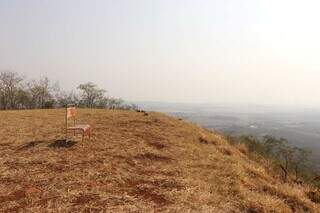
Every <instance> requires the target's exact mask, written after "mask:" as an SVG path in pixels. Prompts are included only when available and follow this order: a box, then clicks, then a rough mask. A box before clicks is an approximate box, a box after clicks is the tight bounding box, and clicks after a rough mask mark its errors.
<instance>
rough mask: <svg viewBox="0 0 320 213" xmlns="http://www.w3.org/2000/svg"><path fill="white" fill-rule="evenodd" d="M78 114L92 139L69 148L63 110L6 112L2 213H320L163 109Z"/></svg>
mask: <svg viewBox="0 0 320 213" xmlns="http://www.w3.org/2000/svg"><path fill="white" fill-rule="evenodd" d="M78 117H79V119H81V120H83V121H84V123H89V124H91V125H92V127H93V135H92V139H91V140H90V141H89V140H87V139H86V140H85V141H83V142H81V138H75V139H74V141H73V142H71V143H69V144H68V145H66V144H65V142H64V141H63V138H64V135H63V125H64V123H63V122H64V111H63V110H37V111H36V110H31V111H3V112H0V126H1V129H0V162H1V164H0V174H1V176H0V211H23V212H24V211H30V212H101V211H111V212H128V211H130V212H153V211H164V212H291V211H295V212H306V211H309V212H319V211H320V210H319V209H320V208H319V205H318V204H316V203H314V202H312V201H311V200H310V199H309V198H308V196H307V194H308V193H309V194H310V189H309V188H308V187H306V186H304V187H302V186H296V185H293V184H284V183H282V182H280V180H278V179H276V178H274V177H272V176H271V175H269V174H267V172H266V170H265V169H264V168H263V167H262V166H260V165H258V164H257V163H255V162H254V161H251V160H250V159H249V158H248V157H247V156H246V155H245V153H246V149H245V148H244V147H239V149H238V148H236V147H232V146H230V145H229V144H228V143H227V142H226V141H225V139H224V138H223V137H222V136H220V135H218V134H216V133H213V132H209V131H206V130H204V129H201V128H200V127H197V126H195V125H192V124H190V123H187V122H184V121H180V120H177V119H174V118H171V117H167V116H164V115H162V114H159V113H149V114H148V115H145V114H144V113H138V112H128V111H108V110H79V116H78ZM309 197H310V196H309ZM313 200H316V199H313Z"/></svg>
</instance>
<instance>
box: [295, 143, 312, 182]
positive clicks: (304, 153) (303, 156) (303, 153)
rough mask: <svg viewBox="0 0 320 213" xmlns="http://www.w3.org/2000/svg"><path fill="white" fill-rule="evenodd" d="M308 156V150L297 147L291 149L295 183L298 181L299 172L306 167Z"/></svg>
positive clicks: (309, 152)
mask: <svg viewBox="0 0 320 213" xmlns="http://www.w3.org/2000/svg"><path fill="white" fill-rule="evenodd" d="M310 155H311V151H310V150H307V149H304V148H298V147H294V148H293V156H292V164H293V166H294V172H295V178H296V181H298V179H299V173H300V171H301V170H303V169H305V168H306V167H307V166H308V162H309V157H310Z"/></svg>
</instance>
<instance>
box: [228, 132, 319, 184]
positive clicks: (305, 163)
mask: <svg viewBox="0 0 320 213" xmlns="http://www.w3.org/2000/svg"><path fill="white" fill-rule="evenodd" d="M228 138H229V141H230V142H231V143H233V144H244V145H245V146H246V147H247V149H248V151H249V153H254V154H258V156H262V157H264V158H267V159H269V160H271V162H272V165H273V166H274V168H277V169H278V170H280V172H281V176H282V178H283V180H284V181H287V180H288V179H289V178H290V177H291V179H292V178H293V180H294V181H296V182H298V183H299V182H301V181H302V180H303V181H311V182H312V181H314V176H315V174H314V171H313V168H312V162H311V160H310V156H311V151H310V150H308V149H305V148H300V147H296V146H294V145H292V144H290V143H289V142H288V140H287V139H285V138H276V137H273V136H270V135H265V136H263V137H260V138H258V137H254V136H251V135H241V136H238V137H230V136H229V137H228ZM313 184H316V185H317V184H318V183H313Z"/></svg>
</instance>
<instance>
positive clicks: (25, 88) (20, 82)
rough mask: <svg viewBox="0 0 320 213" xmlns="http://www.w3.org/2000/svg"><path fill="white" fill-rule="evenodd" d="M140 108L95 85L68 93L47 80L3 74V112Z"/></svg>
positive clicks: (0, 74) (0, 106)
mask: <svg viewBox="0 0 320 213" xmlns="http://www.w3.org/2000/svg"><path fill="white" fill-rule="evenodd" d="M69 104H73V105H75V106H77V107H86V108H108V109H126V110H129V109H137V106H136V105H134V104H128V103H126V102H125V101H124V100H122V99H120V98H114V97H110V96H108V95H107V91H106V90H104V89H101V88H99V87H98V86H97V85H96V84H94V83H92V82H87V83H84V84H80V85H79V86H78V87H77V88H76V90H73V91H70V92H67V91H64V90H62V89H61V88H60V86H59V84H58V83H57V82H55V83H53V82H51V81H50V80H49V79H48V78H47V77H42V78H39V79H34V80H27V79H26V78H25V77H23V76H21V75H19V74H18V73H16V72H11V71H2V72H0V110H13V109H49V108H60V107H66V106H67V105H69Z"/></svg>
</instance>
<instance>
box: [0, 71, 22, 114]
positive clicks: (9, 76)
mask: <svg viewBox="0 0 320 213" xmlns="http://www.w3.org/2000/svg"><path fill="white" fill-rule="evenodd" d="M22 81H23V78H22V77H20V76H19V75H18V74H17V73H15V72H10V71H4V72H1V73H0V109H15V108H16V107H17V104H18V103H17V101H18V100H17V92H18V91H19V90H20V89H21V88H20V87H21V82H22Z"/></svg>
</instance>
